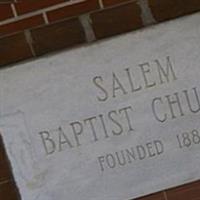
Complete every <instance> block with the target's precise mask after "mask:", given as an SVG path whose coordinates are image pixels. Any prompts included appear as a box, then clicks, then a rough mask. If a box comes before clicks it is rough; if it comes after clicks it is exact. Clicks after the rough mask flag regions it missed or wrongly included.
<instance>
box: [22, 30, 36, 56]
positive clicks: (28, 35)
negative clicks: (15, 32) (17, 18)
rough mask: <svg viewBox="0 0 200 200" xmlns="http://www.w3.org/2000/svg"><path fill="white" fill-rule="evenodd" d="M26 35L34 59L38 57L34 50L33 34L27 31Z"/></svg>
mask: <svg viewBox="0 0 200 200" xmlns="http://www.w3.org/2000/svg"><path fill="white" fill-rule="evenodd" d="M24 35H25V37H26V41H27V43H28V45H29V47H30V50H31V53H32V55H33V56H34V57H36V53H35V50H34V48H33V39H32V36H31V32H30V31H29V30H25V31H24Z"/></svg>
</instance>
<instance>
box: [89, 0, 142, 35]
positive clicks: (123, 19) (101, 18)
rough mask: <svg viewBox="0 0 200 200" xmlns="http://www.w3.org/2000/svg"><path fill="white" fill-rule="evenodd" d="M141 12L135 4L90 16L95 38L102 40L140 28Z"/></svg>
mask: <svg viewBox="0 0 200 200" xmlns="http://www.w3.org/2000/svg"><path fill="white" fill-rule="evenodd" d="M140 14H141V10H140V8H139V6H138V5H137V4H136V3H129V4H126V5H123V6H121V7H116V8H112V9H106V10H103V11H99V12H96V13H93V14H91V19H92V22H93V28H94V32H95V35H96V37H97V38H104V37H108V36H111V35H116V34H119V33H124V32H127V31H131V30H134V29H137V28H140V27H142V26H143V25H142V20H141V17H140Z"/></svg>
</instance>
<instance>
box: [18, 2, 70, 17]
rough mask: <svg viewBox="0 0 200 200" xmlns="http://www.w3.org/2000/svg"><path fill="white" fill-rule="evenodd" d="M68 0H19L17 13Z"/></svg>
mask: <svg viewBox="0 0 200 200" xmlns="http://www.w3.org/2000/svg"><path fill="white" fill-rule="evenodd" d="M65 1H66V0H31V1H27V0H26V1H19V2H18V3H16V4H15V7H16V10H17V13H18V14H19V15H21V14H24V13H28V12H32V11H36V10H40V9H43V8H46V7H50V6H53V5H56V4H59V3H63V2H65Z"/></svg>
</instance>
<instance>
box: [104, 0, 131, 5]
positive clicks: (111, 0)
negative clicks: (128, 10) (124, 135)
mask: <svg viewBox="0 0 200 200" xmlns="http://www.w3.org/2000/svg"><path fill="white" fill-rule="evenodd" d="M128 1H130V0H103V5H104V6H112V5H116V4H120V3H125V2H128Z"/></svg>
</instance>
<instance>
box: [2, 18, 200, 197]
mask: <svg viewBox="0 0 200 200" xmlns="http://www.w3.org/2000/svg"><path fill="white" fill-rule="evenodd" d="M199 21H200V15H199V14H195V15H191V16H188V17H185V18H182V19H178V20H175V21H171V22H168V23H164V24H161V25H158V26H153V27H150V28H147V29H144V30H142V31H137V32H134V33H129V34H126V35H122V36H119V37H116V38H113V39H109V40H105V41H101V42H98V43H95V44H92V45H89V46H84V47H81V48H78V49H73V50H71V51H68V52H62V53H59V54H57V55H51V56H49V57H44V58H40V59H39V60H35V61H31V62H28V63H24V64H20V65H18V66H14V67H11V68H6V69H2V70H0V132H1V135H2V136H3V140H4V144H5V147H6V150H7V154H8V157H9V159H10V162H11V166H12V170H13V174H14V178H15V180H16V184H17V186H18V188H19V191H20V194H21V197H22V200H66V199H67V200H75V199H80V200H126V199H127V200H128V199H131V198H136V197H139V196H143V195H146V194H149V193H153V192H157V191H160V190H163V189H166V188H169V187H174V186H177V185H180V184H184V183H188V182H191V181H195V180H198V179H200V169H199V166H200V123H199V122H200V56H199V55H200V23H199Z"/></svg>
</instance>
